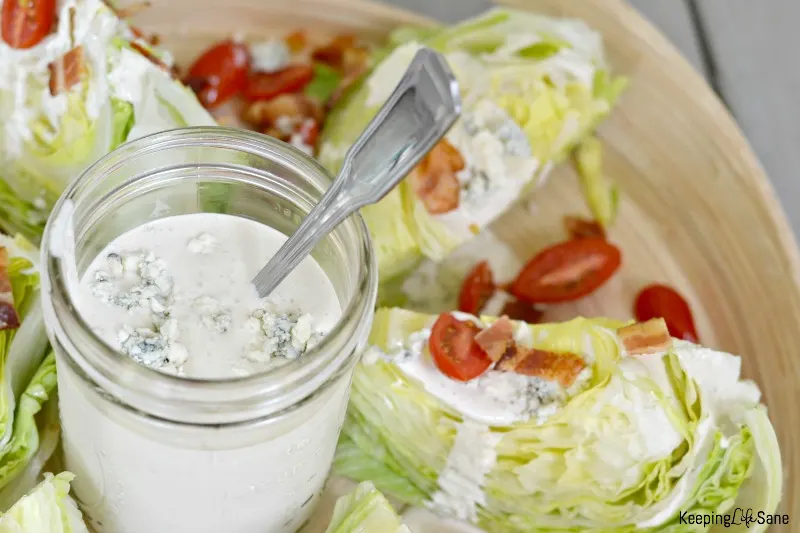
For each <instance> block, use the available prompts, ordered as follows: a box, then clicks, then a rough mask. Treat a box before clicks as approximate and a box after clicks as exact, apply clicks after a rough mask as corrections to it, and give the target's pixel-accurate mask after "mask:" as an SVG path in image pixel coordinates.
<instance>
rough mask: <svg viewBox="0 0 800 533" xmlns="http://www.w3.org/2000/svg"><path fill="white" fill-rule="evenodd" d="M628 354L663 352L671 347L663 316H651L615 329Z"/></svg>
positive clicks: (670, 339) (670, 338)
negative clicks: (644, 320) (642, 320)
mask: <svg viewBox="0 0 800 533" xmlns="http://www.w3.org/2000/svg"><path fill="white" fill-rule="evenodd" d="M617 335H619V337H620V340H621V341H622V344H623V345H624V346H625V351H626V352H628V355H644V354H650V353H658V352H663V351H666V350H668V349H670V348H671V347H672V337H670V335H669V330H668V329H667V323H666V322H665V321H664V319H663V318H651V319H650V320H648V321H647V322H637V323H636V324H631V325H630V326H625V327H623V328H619V329H618V330H617Z"/></svg>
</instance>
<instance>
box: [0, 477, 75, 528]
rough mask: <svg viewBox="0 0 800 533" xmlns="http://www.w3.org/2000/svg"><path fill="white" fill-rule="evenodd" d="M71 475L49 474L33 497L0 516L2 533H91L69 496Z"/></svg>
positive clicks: (25, 498) (21, 501)
mask: <svg viewBox="0 0 800 533" xmlns="http://www.w3.org/2000/svg"><path fill="white" fill-rule="evenodd" d="M74 477H75V476H73V475H72V474H71V473H69V472H63V473H61V474H58V475H56V476H54V475H52V474H46V475H45V479H44V481H42V483H40V484H39V485H38V486H37V487H36V488H35V489H34V490H33V491H32V492H31V493H30V494H28V495H26V496H24V497H23V498H22V499H21V500H19V501H18V502H17V503H15V504H14V506H13V507H11V509H9V510H8V512H6V513H5V514H4V515H2V516H0V533H89V530H88V529H87V528H86V525H85V524H84V523H83V520H82V518H81V513H80V511H79V510H78V506H77V505H76V504H75V502H74V501H73V500H72V498H70V496H69V484H70V482H71V481H72V480H73V479H74Z"/></svg>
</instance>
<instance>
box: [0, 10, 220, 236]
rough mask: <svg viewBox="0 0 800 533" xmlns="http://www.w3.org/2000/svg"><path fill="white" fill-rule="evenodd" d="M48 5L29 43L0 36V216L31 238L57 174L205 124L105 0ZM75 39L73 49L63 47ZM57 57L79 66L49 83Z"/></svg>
mask: <svg viewBox="0 0 800 533" xmlns="http://www.w3.org/2000/svg"><path fill="white" fill-rule="evenodd" d="M58 9H59V10H60V12H59V13H57V15H58V16H57V20H58V23H57V25H56V27H55V28H54V29H53V31H52V32H51V34H50V35H48V36H47V37H45V38H44V39H43V40H42V41H41V42H40V43H39V44H37V45H36V46H34V47H32V48H29V49H13V48H11V47H9V46H8V45H7V44H6V43H5V42H4V41H2V40H0V115H2V116H3V117H4V122H3V124H1V125H0V165H2V168H3V174H2V176H0V177H1V178H2V179H3V180H4V181H5V182H6V183H7V185H8V186H9V187H8V188H6V187H3V188H0V195H2V197H3V198H6V201H5V202H4V205H3V208H2V209H0V215H2V217H3V223H2V224H0V226H2V227H3V229H5V230H6V231H9V232H11V231H13V232H22V233H23V234H24V235H25V236H26V237H27V238H29V239H30V240H32V241H34V242H37V241H38V239H39V238H40V237H41V232H42V227H43V221H44V220H46V216H47V214H48V212H49V210H50V208H51V207H52V205H53V203H54V202H55V200H56V199H57V198H58V196H59V195H60V194H61V192H62V191H63V190H64V189H65V188H66V186H67V184H69V183H70V182H71V181H72V180H73V179H75V178H76V177H77V176H78V175H79V174H80V173H81V172H82V171H83V170H84V169H85V168H86V167H88V166H89V165H91V164H92V163H94V162H95V161H96V160H97V159H99V158H100V157H102V156H104V155H105V154H107V153H108V152H109V151H111V150H113V149H114V148H116V147H117V146H118V145H120V144H122V143H123V142H125V141H128V140H132V139H134V138H137V137H140V136H142V135H146V134H148V133H152V132H155V131H161V130H165V129H172V128H177V127H182V126H187V125H196V126H201V125H214V124H215V122H214V120H213V119H212V118H211V116H210V115H209V114H208V113H207V112H206V111H205V109H203V107H202V106H201V105H200V103H199V102H198V101H197V99H196V98H195V96H194V94H193V93H192V92H191V91H190V90H189V89H187V88H186V87H184V86H183V85H182V84H181V83H180V82H178V81H176V80H174V79H173V78H172V76H171V74H170V73H169V72H168V71H167V67H168V66H169V63H170V61H171V60H170V58H169V57H168V55H167V54H165V53H163V52H161V51H159V50H157V49H154V48H153V47H152V46H151V45H150V44H149V43H146V42H145V41H144V40H142V39H139V38H137V37H135V36H134V35H133V33H132V32H131V30H130V28H129V26H128V25H127V23H125V22H124V21H123V20H120V19H119V18H118V17H117V16H116V14H115V12H114V11H113V10H112V9H111V8H110V7H109V6H108V5H107V4H106V3H105V2H103V1H102V0H74V1H72V2H63V3H60V4H59V7H58ZM77 48H80V49H81V52H82V53H81V54H78V55H77V56H67V53H68V52H70V51H71V50H74V49H77ZM145 54H148V55H150V56H151V57H152V58H154V60H151V59H148V58H147V57H146V56H145ZM66 57H79V58H80V59H79V60H77V61H79V63H78V64H75V65H71V66H70V68H73V67H74V69H75V70H76V71H80V72H81V73H82V74H81V75H80V76H79V78H78V79H77V80H76V83H75V84H74V85H71V86H68V87H56V88H55V89H53V88H52V87H51V68H50V66H51V65H53V64H59V62H61V61H62V60H64V58H66ZM65 68H66V67H65ZM7 189H8V190H7Z"/></svg>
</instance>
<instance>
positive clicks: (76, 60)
mask: <svg viewBox="0 0 800 533" xmlns="http://www.w3.org/2000/svg"><path fill="white" fill-rule="evenodd" d="M48 67H49V69H50V94H51V95H53V96H55V95H57V94H61V93H62V92H64V91H67V90H69V89H70V88H72V87H73V86H75V85H76V84H78V83H79V82H80V81H81V79H82V78H83V75H84V74H85V73H86V64H85V63H84V60H83V47H81V46H76V47H75V48H73V49H72V50H70V51H69V52H67V53H66V54H64V55H63V56H61V57H60V58H58V59H56V60H55V61H53V62H52V63H50V65H49V66H48Z"/></svg>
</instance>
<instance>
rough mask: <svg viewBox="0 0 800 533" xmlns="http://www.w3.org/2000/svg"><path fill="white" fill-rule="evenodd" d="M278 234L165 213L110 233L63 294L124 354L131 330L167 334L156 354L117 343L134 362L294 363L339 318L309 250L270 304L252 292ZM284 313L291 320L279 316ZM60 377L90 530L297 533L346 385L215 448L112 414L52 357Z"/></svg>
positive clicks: (242, 370) (198, 438) (214, 439)
mask: <svg viewBox="0 0 800 533" xmlns="http://www.w3.org/2000/svg"><path fill="white" fill-rule="evenodd" d="M68 218H69V217H67V219H68ZM56 222H58V220H57V221H56ZM62 222H64V221H62ZM62 225H63V224H62ZM67 226H70V224H68V223H67ZM285 240H286V237H285V236H284V235H282V234H281V233H279V232H277V231H276V230H274V229H272V228H270V227H268V226H265V225H262V224H259V223H257V222H255V221H252V220H248V219H244V218H238V217H234V216H230V215H222V214H212V213H202V214H192V215H179V216H174V217H167V218H163V219H160V220H156V221H152V222H149V223H146V224H144V225H142V226H139V227H136V228H134V229H133V230H131V231H129V232H128V233H125V234H123V235H121V236H120V237H118V238H117V239H116V240H114V241H112V242H111V243H110V244H109V245H108V246H107V247H106V249H104V250H103V251H102V252H101V253H100V254H98V256H97V258H96V259H95V260H94V261H93V262H92V264H91V266H90V267H89V268H88V269H87V271H86V273H85V274H84V275H83V279H82V280H81V282H80V286H79V287H77V294H73V297H74V299H75V300H76V305H77V307H78V309H79V311H80V312H81V314H82V315H83V317H84V319H85V320H86V322H87V324H88V325H89V327H90V328H91V329H93V330H94V331H95V333H97V334H98V335H99V336H100V337H101V338H102V339H103V340H105V341H106V342H107V343H108V344H109V345H111V346H112V347H114V348H117V349H119V350H121V351H123V352H124V351H125V350H126V348H125V345H126V342H128V341H129V340H130V339H131V338H132V337H134V336H135V335H139V336H140V337H144V338H150V339H151V340H152V339H153V338H154V337H158V335H153V334H151V333H152V332H155V333H160V332H161V329H173V330H174V331H172V333H171V334H170V335H166V337H167V339H166V341H167V343H166V349H161V348H164V346H162V345H161V344H159V343H158V342H155V341H154V343H155V345H157V349H152V350H147V349H141V350H139V351H131V350H130V349H128V350H127V351H128V354H129V356H130V357H132V358H134V359H135V360H137V361H139V362H141V363H142V364H145V365H147V366H150V367H152V368H155V369H158V370H161V371H170V372H178V373H181V374H183V375H186V376H190V377H203V378H209V379H213V378H229V377H233V376H236V375H239V374H250V373H253V372H256V371H259V370H263V369H267V368H270V367H272V366H274V365H280V364H282V363H283V362H285V361H287V360H289V359H291V358H293V357H301V356H302V352H303V346H301V345H302V344H303V343H304V342H305V343H307V342H308V341H309V339H310V338H311V335H310V334H309V332H310V331H311V330H313V331H314V332H320V333H324V332H325V331H326V330H328V329H329V328H330V327H331V326H332V325H333V324H334V322H335V321H336V320H337V319H338V317H339V315H340V313H341V310H340V304H339V301H338V299H337V297H336V294H335V292H334V289H333V286H332V284H331V281H330V280H329V279H328V278H327V276H326V275H325V273H324V272H323V270H322V269H321V267H320V266H319V265H318V264H316V262H315V261H314V260H313V259H312V258H307V259H305V260H304V261H303V263H301V264H300V266H299V267H298V268H297V269H296V270H294V271H293V272H292V273H291V274H290V275H289V277H288V278H287V279H286V280H285V281H284V282H283V283H282V284H281V286H279V287H278V289H277V290H276V291H275V292H273V294H272V295H271V296H270V298H269V304H267V305H265V304H264V303H263V302H260V301H259V300H258V298H257V295H256V293H255V289H254V288H253V287H252V286H251V285H250V280H251V279H252V277H253V276H254V275H255V273H256V272H257V271H258V270H259V269H260V267H261V266H263V264H264V263H265V262H266V261H267V259H268V258H269V257H270V256H271V255H273V254H274V253H275V252H276V251H277V250H278V248H279V247H280V246H281V245H282V244H283V242H285ZM55 251H56V252H59V253H61V254H63V255H65V256H69V255H71V254H70V253H69V251H68V250H62V249H60V248H59V247H57V249H56V250H55ZM109 254H111V258H110V259H109ZM98 273H100V275H99V276H98ZM98 283H99V286H98ZM93 287H94V289H93ZM73 292H75V291H73ZM120 303H125V304H126V307H127V308H126V307H122V306H120V305H118V304H120ZM128 304H130V305H128ZM265 308H266V310H265ZM261 311H264V312H263V313H262V312H261ZM284 313H293V314H294V315H293V316H295V318H294V319H292V320H291V321H288V322H287V321H286V320H283V319H282V318H281V317H282V316H283V314H284ZM253 315H255V316H256V317H257V318H255V319H254V317H253ZM222 317H224V318H222ZM303 317H305V318H303ZM284 318H285V317H284ZM170 321H174V322H170ZM154 322H157V323H160V326H161V327H154V325H153V323H154ZM165 324H172V325H170V326H166V325H165ZM287 324H288V326H287ZM137 328H147V329H148V330H149V331H150V332H151V333H148V332H147V331H141V332H140V331H139V330H137ZM120 331H127V333H128V337H125V336H124V335H123V336H120ZM131 332H133V333H131ZM298 339H299V340H300V345H298V344H296V341H298ZM145 340H146V339H145ZM141 342H144V341H141ZM178 344H179V345H180V346H182V349H180V350H179V352H180V353H179V354H178V356H179V357H177V359H175V353H174V346H175V345H178ZM142 346H145V344H142ZM159 350H160V351H159ZM253 351H256V352H257V355H256V356H254V355H253ZM58 376H59V394H60V407H61V419H62V425H63V444H64V448H65V452H66V453H65V455H66V460H67V464H66V467H67V469H69V470H70V471H72V472H74V473H75V474H76V475H77V479H76V481H75V483H74V494H75V495H76V498H77V499H78V501H79V502H80V504H81V506H82V509H83V510H84V512H85V515H86V517H87V522H88V523H89V524H90V525H91V526H92V527H93V528H94V529H95V530H96V531H97V532H98V533H142V532H143V531H153V532H155V531H170V532H172V533H217V532H219V531H225V532H228V533H262V532H264V531H270V532H275V533H294V532H295V531H296V530H297V529H298V528H299V527H300V526H301V525H302V523H303V522H304V521H305V520H306V519H307V518H308V517H309V516H310V514H311V510H312V509H313V507H314V504H315V502H316V500H317V497H318V495H319V493H320V492H321V489H322V487H323V484H324V481H325V478H326V477H327V474H328V469H329V467H330V464H331V461H332V458H333V454H334V450H335V445H336V441H337V436H338V432H339V429H340V427H341V423H342V420H343V417H344V413H345V408H346V402H347V397H348V389H349V383H348V380H337V381H336V382H335V383H332V386H331V387H329V388H328V389H327V390H325V391H324V392H323V393H322V394H320V395H319V396H316V397H314V399H313V400H311V401H310V403H307V404H304V405H303V406H301V407H300V410H299V411H298V412H297V416H293V417H288V418H285V419H279V420H278V422H277V423H276V424H272V425H270V426H268V427H266V428H262V427H260V426H259V427H258V428H256V427H253V428H251V427H249V426H243V427H242V428H241V429H232V430H226V431H227V433H226V435H227V439H229V440H225V441H224V442H225V443H227V444H220V443H221V442H222V441H220V439H219V438H218V436H217V435H216V434H215V433H214V432H213V431H212V432H202V431H197V432H192V433H188V432H187V433H186V435H185V437H176V434H175V431H174V430H170V431H169V432H166V433H162V431H164V430H162V429H160V428H159V426H158V425H147V424H142V423H141V422H137V421H136V420H134V419H132V418H131V417H130V415H128V414H126V413H124V412H122V411H121V410H119V409H117V408H114V409H111V410H109V409H108V408H107V407H104V406H103V405H102V404H101V403H100V402H99V399H98V398H96V397H95V396H93V394H92V393H89V391H87V390H86V388H85V387H83V386H81V383H79V381H78V379H77V378H76V376H75V374H74V373H73V372H72V371H70V370H69V369H68V368H66V367H65V365H64V361H63V360H62V359H61V358H59V359H58ZM187 431H188V430H187ZM167 435H170V436H169V437H168V438H167ZM181 439H183V440H181ZM233 443H235V444H233Z"/></svg>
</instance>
